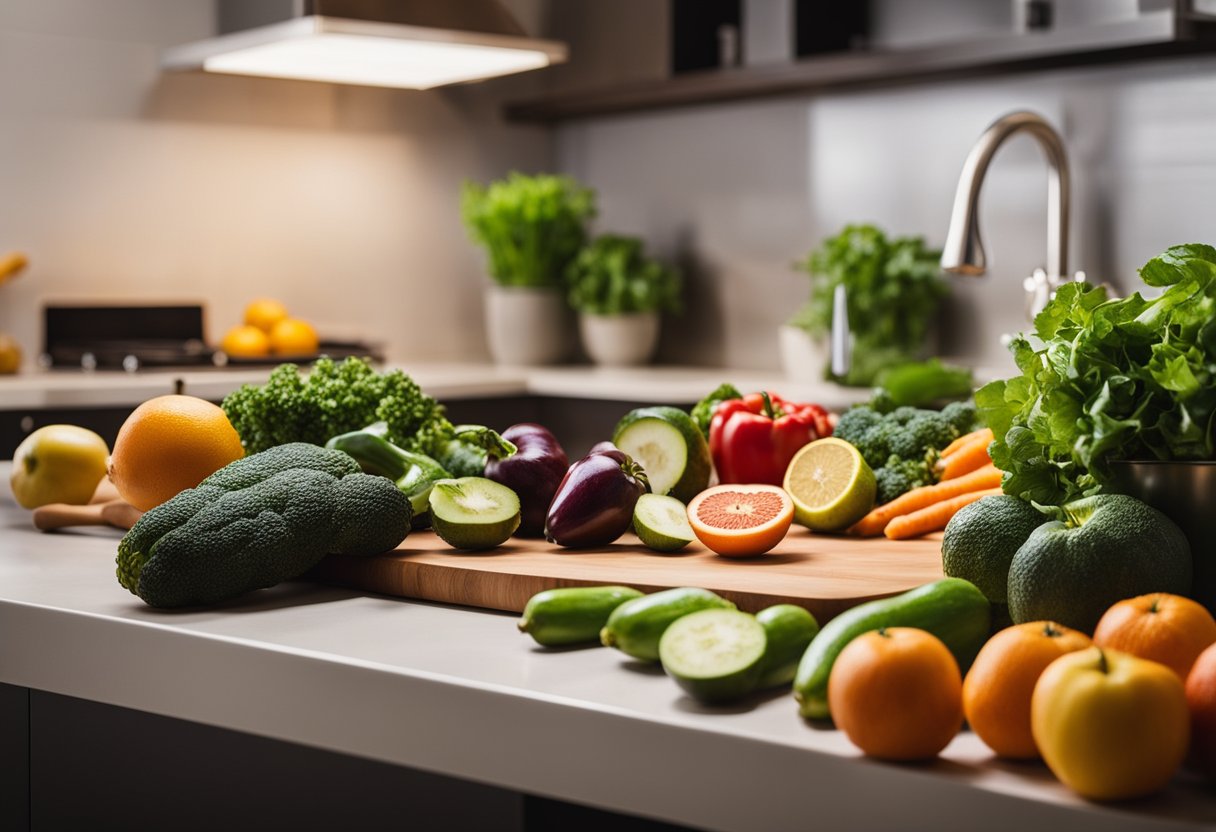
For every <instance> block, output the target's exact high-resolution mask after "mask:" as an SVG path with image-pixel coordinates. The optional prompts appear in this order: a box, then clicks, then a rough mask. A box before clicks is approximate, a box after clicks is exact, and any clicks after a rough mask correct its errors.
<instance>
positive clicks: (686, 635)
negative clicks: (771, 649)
mask: <svg viewBox="0 0 1216 832" xmlns="http://www.w3.org/2000/svg"><path fill="white" fill-rule="evenodd" d="M766 641H767V639H766V637H765V634H764V627H762V626H761V625H760V622H759V621H757V620H756V617H755V616H753V615H749V614H748V613H745V612H740V611H739V610H725V609H719V610H701V611H700V612H694V613H689V614H688V615H686V616H684V617H682V618H680V619H679V620H677V621H674V622H672V625H671V626H670V627H668V628H667V630H666V631H665V632H664V633H663V637H662V638H661V639H659V658H660V660H661V661H662V662H663V670H664V671H666V672H667V675H668V676H670V677H671V678H673V679H675V680H676V684H678V685H679V686H680V687H681V688H683V689H684V692H685V693H687V694H688V695H689V696H691V697H692V698H693V699H696V700H697V701H698V702H704V703H706V704H711V705H712V704H716V703H719V702H733V701H734V700H736V699H741V698H743V697H744V696H747V695H748V694H749V693H751V692H752V691H753V690H755V689H756V682H757V681H758V680H759V678H760V674H761V673H762V672H763V669H764V655H765V644H766Z"/></svg>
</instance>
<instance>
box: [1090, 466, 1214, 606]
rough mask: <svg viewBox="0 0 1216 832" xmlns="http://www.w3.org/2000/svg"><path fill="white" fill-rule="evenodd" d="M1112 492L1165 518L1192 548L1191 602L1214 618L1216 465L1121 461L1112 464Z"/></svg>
mask: <svg viewBox="0 0 1216 832" xmlns="http://www.w3.org/2000/svg"><path fill="white" fill-rule="evenodd" d="M1111 469H1112V473H1113V474H1114V482H1113V483H1112V490H1114V491H1118V492H1119V493H1121V494H1128V495H1130V496H1132V497H1135V498H1136V499H1138V500H1142V501H1144V502H1146V503H1148V504H1149V505H1150V506H1152V507H1153V508H1155V509H1157V510H1159V511H1161V512H1162V513H1163V514H1165V516H1167V517H1169V518H1170V519H1171V520H1173V521H1174V522H1175V523H1177V524H1178V526H1179V527H1180V528H1181V529H1182V531H1183V532H1184V533H1185V534H1186V537H1187V540H1188V541H1190V544H1191V556H1192V558H1193V563H1194V578H1193V581H1192V589H1191V597H1193V598H1194V599H1195V600H1197V601H1199V602H1200V603H1202V604H1203V605H1204V606H1205V607H1207V608H1208V609H1209V610H1212V611H1213V613H1214V614H1216V461H1213V462H1160V461H1157V460H1152V461H1121V462H1115V463H1112V465H1111Z"/></svg>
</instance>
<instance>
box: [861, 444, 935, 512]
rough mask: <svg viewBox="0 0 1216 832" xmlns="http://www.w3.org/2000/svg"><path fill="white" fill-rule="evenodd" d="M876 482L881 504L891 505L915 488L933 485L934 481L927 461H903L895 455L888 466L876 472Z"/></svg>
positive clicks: (889, 459)
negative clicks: (893, 501) (890, 503)
mask: <svg viewBox="0 0 1216 832" xmlns="http://www.w3.org/2000/svg"><path fill="white" fill-rule="evenodd" d="M874 480H875V482H876V483H877V485H878V496H877V500H878V502H879V503H889V502H890V501H891V500H894V499H895V498H896V497H898V496H899V495H901V494H904V493H907V492H908V491H911V490H912V489H913V488H920V487H921V486H922V485H932V484H933V481H934V479H933V472H932V470H931V469H930V466H929V464H928V461H927V460H925V459H922V460H919V461H917V460H912V459H902V458H901V457H898V456H895V455H892V456H891V457H889V458H888V459H887V463H886V465H884V466H883V467H881V468H879V469H877V470H875V471H874Z"/></svg>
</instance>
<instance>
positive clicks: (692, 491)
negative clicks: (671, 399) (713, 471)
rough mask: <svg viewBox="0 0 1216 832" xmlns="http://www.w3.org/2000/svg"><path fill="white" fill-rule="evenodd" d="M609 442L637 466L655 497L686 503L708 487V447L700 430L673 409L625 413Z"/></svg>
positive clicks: (684, 414) (647, 408)
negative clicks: (638, 463)
mask: <svg viewBox="0 0 1216 832" xmlns="http://www.w3.org/2000/svg"><path fill="white" fill-rule="evenodd" d="M612 441H613V443H614V444H615V445H616V446H617V447H618V448H620V449H621V450H622V451H624V452H625V453H627V454H629V455H630V456H631V457H633V458H634V459H635V460H637V461H638V462H640V463H641V465H642V468H644V469H645V471H646V476H647V477H648V478H649V480H650V490H651V492H653V493H655V494H670V495H671V496H673V497H675V498H676V499H677V500H679V501H680V502H682V503H687V502H688V501H689V500H691V499H692V498H693V497H695V496H697V495H698V494H700V493H701V492H702V491H704V490H705V488H706V486H708V485H709V471H710V460H709V446H708V445H707V444H706V443H705V437H704V436H702V435H701V430H700V429H699V428H698V427H697V425H696V423H695V422H693V420H692V417H690V416H689V415H688V414H687V413H685V412H684V411H683V410H680V409H679V408H676V407H641V408H638V409H637V410H631V411H629V412H628V413H626V414H625V416H624V417H623V418H622V419H621V421H619V422H617V425H616V429H615V430H614V431H613V433H612Z"/></svg>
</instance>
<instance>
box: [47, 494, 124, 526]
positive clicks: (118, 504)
mask: <svg viewBox="0 0 1216 832" xmlns="http://www.w3.org/2000/svg"><path fill="white" fill-rule="evenodd" d="M141 516H143V512H142V511H140V510H139V509H137V508H135V506H133V505H131V504H130V503H124V502H123V501H122V500H110V501H109V502H105V503H89V504H88V505H87V506H73V505H68V504H67V503H51V504H49V505H45V506H39V507H38V508H36V509H34V526H35V528H38V529H41V530H42V531H44V532H49V531H51V530H52V529H63V528H67V527H69V526H114V527H115V528H119V529H129V528H131V527H132V526H134V525H135V521H136V520H138V519H139V518H140V517H141Z"/></svg>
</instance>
